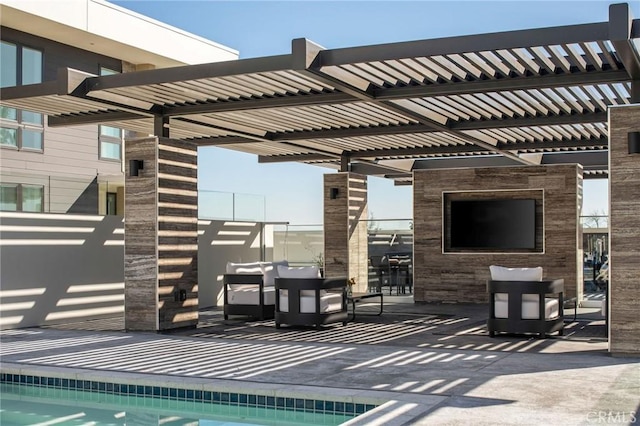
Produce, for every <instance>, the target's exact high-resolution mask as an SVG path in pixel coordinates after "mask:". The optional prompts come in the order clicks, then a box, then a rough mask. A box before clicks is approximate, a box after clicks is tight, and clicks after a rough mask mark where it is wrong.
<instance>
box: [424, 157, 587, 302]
mask: <svg viewBox="0 0 640 426" xmlns="http://www.w3.org/2000/svg"><path fill="white" fill-rule="evenodd" d="M413 188H414V203H413V205H414V207H413V211H414V213H413V216H414V272H413V274H414V289H415V296H414V299H415V301H416V302H469V303H484V302H486V301H487V300H488V299H487V292H486V280H487V279H489V266H490V265H492V264H496V265H502V266H507V267H535V266H542V267H543V268H544V275H545V276H546V277H554V278H555V277H558V278H564V280H565V291H566V296H568V297H574V296H575V294H576V290H577V288H576V287H577V286H576V284H577V283H578V282H580V281H581V280H582V246H581V245H580V241H581V239H580V232H579V207H580V203H581V191H582V169H581V167H580V166H577V165H553V166H522V167H520V166H518V167H496V168H477V169H454V170H416V171H414V175H413ZM532 190H533V191H532ZM477 191H488V192H494V193H498V194H499V193H502V191H509V194H510V197H515V198H518V197H522V198H524V197H527V198H532V194H541V195H542V197H543V204H544V207H543V208H544V225H543V226H544V241H543V243H544V252H542V253H444V252H443V231H442V227H443V217H442V216H443V193H449V192H456V196H464V195H465V194H471V195H474V194H476V195H478V194H483V193H479V192H477ZM533 198H535V196H534V197H533ZM537 204H538V203H537ZM538 232H542V229H539V230H538ZM539 238H540V235H538V236H537V239H539Z"/></svg>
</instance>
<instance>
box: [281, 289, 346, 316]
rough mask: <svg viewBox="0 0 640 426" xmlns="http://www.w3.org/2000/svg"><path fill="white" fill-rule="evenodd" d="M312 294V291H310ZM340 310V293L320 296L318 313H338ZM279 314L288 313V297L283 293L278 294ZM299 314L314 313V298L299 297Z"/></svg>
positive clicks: (325, 293)
mask: <svg viewBox="0 0 640 426" xmlns="http://www.w3.org/2000/svg"><path fill="white" fill-rule="evenodd" d="M310 291H311V292H312V293H313V290H310ZM341 310H342V293H327V292H324V294H321V296H320V312H319V313H326V312H339V311H341ZM280 312H289V297H288V295H287V294H284V292H280ZM300 312H301V313H306V314H308V313H315V312H316V296H315V294H312V295H311V296H303V295H300Z"/></svg>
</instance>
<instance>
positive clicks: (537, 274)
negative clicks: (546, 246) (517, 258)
mask: <svg viewBox="0 0 640 426" xmlns="http://www.w3.org/2000/svg"><path fill="white" fill-rule="evenodd" d="M489 271H490V272H491V279H492V280H494V281H542V266H538V267H536V268H505V267H504V266H496V265H491V266H489Z"/></svg>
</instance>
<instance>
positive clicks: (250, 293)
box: [227, 284, 276, 305]
mask: <svg viewBox="0 0 640 426" xmlns="http://www.w3.org/2000/svg"><path fill="white" fill-rule="evenodd" d="M230 287H231V288H230V289H229V290H227V302H228V303H229V304H230V305H258V304H260V289H259V287H258V286H257V285H248V284H236V285H232V286H230ZM262 294H263V298H264V299H263V303H264V304H265V305H275V303H276V290H275V288H274V287H269V288H264V291H263V293H262Z"/></svg>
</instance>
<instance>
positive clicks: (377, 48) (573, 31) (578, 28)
mask: <svg viewBox="0 0 640 426" xmlns="http://www.w3.org/2000/svg"><path fill="white" fill-rule="evenodd" d="M608 36H609V23H608V22H600V23H594V24H581V25H569V26H561V27H550V28H540V29H530V30H520V31H505V32H498V33H490V34H480V35H469V36H458V37H445V38H438V39H431V40H419V41H409V42H402V43H387V44H378V45H372V46H363V47H356V48H353V47H352V48H344V49H332V50H325V51H322V52H320V55H319V58H318V60H317V61H316V62H315V64H316V65H317V66H320V67H329V66H336V65H346V64H353V63H364V62H374V61H389V60H398V59H406V58H412V57H415V56H422V57H425V56H427V57H428V56H435V55H451V54H461V53H467V52H481V51H490V50H501V49H517V48H523V47H535V46H545V45H558V44H569V43H584V42H591V41H604V40H608Z"/></svg>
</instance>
